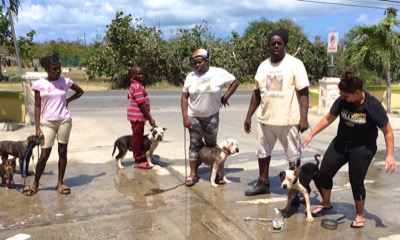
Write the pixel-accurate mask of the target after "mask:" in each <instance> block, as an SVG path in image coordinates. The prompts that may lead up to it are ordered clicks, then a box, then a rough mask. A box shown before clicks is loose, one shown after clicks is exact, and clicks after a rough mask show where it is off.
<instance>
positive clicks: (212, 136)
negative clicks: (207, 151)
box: [189, 112, 219, 161]
mask: <svg viewBox="0 0 400 240" xmlns="http://www.w3.org/2000/svg"><path fill="white" fill-rule="evenodd" d="M189 120H190V123H191V124H192V128H191V129H189V134H190V146H189V160H191V161H196V160H197V156H198V153H199V151H200V149H201V147H202V146H203V144H204V143H205V144H206V146H209V147H214V146H216V145H217V135H218V126H219V112H218V113H216V114H214V115H212V116H210V117H205V118H200V117H189ZM203 139H204V143H203Z"/></svg>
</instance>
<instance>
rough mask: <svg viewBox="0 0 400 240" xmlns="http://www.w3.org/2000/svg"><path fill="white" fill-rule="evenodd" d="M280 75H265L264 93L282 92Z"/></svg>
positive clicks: (281, 77)
mask: <svg viewBox="0 0 400 240" xmlns="http://www.w3.org/2000/svg"><path fill="white" fill-rule="evenodd" d="M282 82H283V76H282V75H267V76H266V77H265V91H267V92H282Z"/></svg>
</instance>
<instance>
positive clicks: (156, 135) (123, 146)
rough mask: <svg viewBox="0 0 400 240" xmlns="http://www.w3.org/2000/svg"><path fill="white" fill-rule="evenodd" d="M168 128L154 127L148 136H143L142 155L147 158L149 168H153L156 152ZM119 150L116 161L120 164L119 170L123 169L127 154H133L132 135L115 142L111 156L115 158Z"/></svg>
mask: <svg viewBox="0 0 400 240" xmlns="http://www.w3.org/2000/svg"><path fill="white" fill-rule="evenodd" d="M166 130H167V128H161V127H154V128H152V129H150V132H149V133H148V134H145V135H143V151H142V155H144V156H146V161H147V164H148V166H150V167H153V166H154V164H153V163H152V162H151V159H152V158H153V153H154V150H155V149H156V148H157V146H158V143H159V142H161V141H162V140H163V138H164V132H165V131H166ZM117 148H118V154H117V156H115V159H116V160H117V162H118V168H119V169H123V168H124V166H123V165H122V159H123V158H124V157H125V155H126V153H127V152H128V150H129V151H131V152H132V135H125V136H122V137H119V138H117V140H115V142H114V149H113V152H112V154H111V156H114V153H115V150H116V149H117Z"/></svg>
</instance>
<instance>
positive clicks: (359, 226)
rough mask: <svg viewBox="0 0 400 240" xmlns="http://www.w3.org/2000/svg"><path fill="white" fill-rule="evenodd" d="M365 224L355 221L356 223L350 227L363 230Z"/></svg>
mask: <svg viewBox="0 0 400 240" xmlns="http://www.w3.org/2000/svg"><path fill="white" fill-rule="evenodd" d="M359 224H361V225H359ZM364 224H365V222H364V221H357V220H355V219H354V221H353V222H352V223H351V224H350V227H352V228H362V227H364Z"/></svg>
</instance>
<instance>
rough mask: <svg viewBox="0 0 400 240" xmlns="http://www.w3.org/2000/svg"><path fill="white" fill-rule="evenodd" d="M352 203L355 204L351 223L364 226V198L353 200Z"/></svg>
mask: <svg viewBox="0 0 400 240" xmlns="http://www.w3.org/2000/svg"><path fill="white" fill-rule="evenodd" d="M354 205H355V206H356V218H355V220H356V221H355V222H353V225H355V226H364V206H365V200H354Z"/></svg>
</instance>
